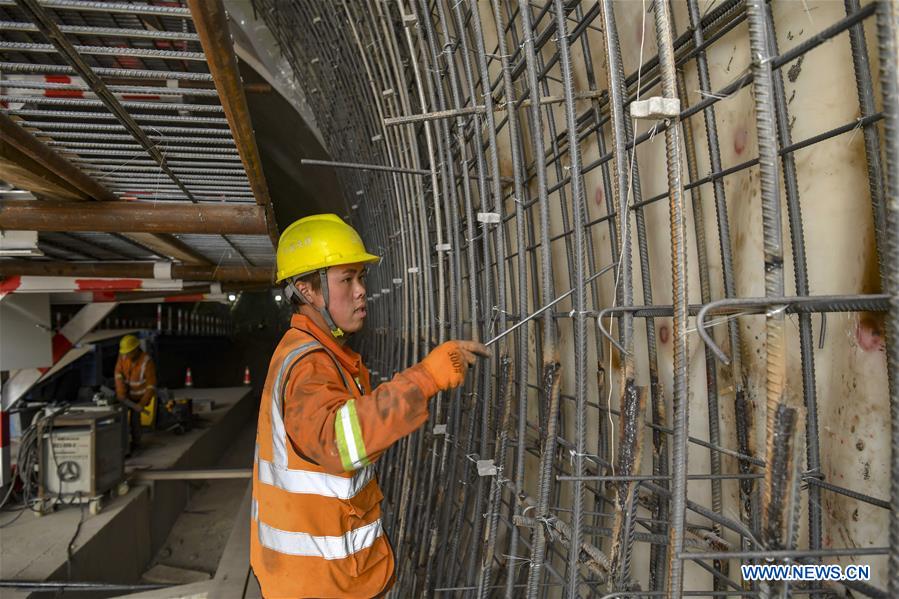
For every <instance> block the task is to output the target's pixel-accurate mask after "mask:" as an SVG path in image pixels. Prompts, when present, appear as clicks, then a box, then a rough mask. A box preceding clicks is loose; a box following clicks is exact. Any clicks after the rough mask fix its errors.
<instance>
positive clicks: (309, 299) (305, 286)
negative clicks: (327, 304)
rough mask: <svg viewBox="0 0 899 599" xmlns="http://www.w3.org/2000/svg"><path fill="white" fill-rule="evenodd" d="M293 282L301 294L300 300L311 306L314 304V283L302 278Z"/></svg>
mask: <svg viewBox="0 0 899 599" xmlns="http://www.w3.org/2000/svg"><path fill="white" fill-rule="evenodd" d="M293 284H294V287H295V288H296V290H297V293H298V294H299V296H300V300H302V302H303V303H304V304H309V305H310V306H312V305H314V303H313V298H314V294H313V292H312V285H310V284H309V282H307V281H303V280H302V279H297V280H296V281H294V283H293Z"/></svg>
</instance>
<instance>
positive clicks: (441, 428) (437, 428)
mask: <svg viewBox="0 0 899 599" xmlns="http://www.w3.org/2000/svg"><path fill="white" fill-rule="evenodd" d="M431 434H434V435H445V434H446V425H445V424H435V425H434V428H433V430H432V431H431Z"/></svg>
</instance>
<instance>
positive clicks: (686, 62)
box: [254, 0, 899, 597]
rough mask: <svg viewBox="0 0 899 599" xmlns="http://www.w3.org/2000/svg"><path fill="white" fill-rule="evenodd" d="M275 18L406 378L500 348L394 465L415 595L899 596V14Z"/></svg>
mask: <svg viewBox="0 0 899 599" xmlns="http://www.w3.org/2000/svg"><path fill="white" fill-rule="evenodd" d="M254 8H255V10H256V11H257V12H258V14H259V15H261V17H262V18H263V19H264V20H265V22H266V23H267V25H268V27H269V28H270V29H271V30H272V32H273V33H274V35H275V37H276V39H278V41H279V43H280V46H281V50H282V52H283V53H284V55H285V56H286V57H287V58H288V60H289V61H290V62H291V64H292V65H293V68H294V70H295V75H296V77H297V79H298V80H299V81H300V82H301V84H302V85H303V87H304V90H305V92H306V95H307V97H308V99H309V101H310V105H311V106H312V108H313V111H314V113H315V118H316V120H317V122H318V123H319V124H320V125H321V132H322V135H323V138H324V139H325V141H326V143H327V145H328V148H327V149H328V151H329V153H330V155H331V157H332V159H333V160H334V161H337V162H336V163H330V164H331V165H332V166H337V167H338V168H340V167H341V166H345V167H346V168H345V169H341V170H340V175H341V181H342V185H343V189H344V192H345V194H346V201H347V205H348V206H351V207H352V208H351V214H349V215H347V218H348V219H350V220H351V221H352V222H353V223H354V224H355V225H356V226H357V227H359V229H360V230H361V231H362V232H363V236H364V237H365V239H366V242H367V244H368V245H369V246H370V249H371V250H373V251H375V252H376V253H379V254H380V255H382V256H383V261H382V262H381V264H380V265H379V266H378V267H376V268H374V269H373V272H372V275H371V278H370V290H369V293H370V297H369V300H370V305H371V308H370V312H369V313H370V320H371V321H372V322H371V325H372V326H371V327H370V329H369V331H368V333H367V335H366V336H365V338H364V341H363V344H364V348H363V355H365V356H366V362H367V364H368V365H369V366H370V368H372V370H373V374H374V377H373V378H374V380H375V381H378V380H380V381H384V380H388V379H389V378H390V377H391V376H392V375H393V374H394V373H395V372H397V371H399V370H401V369H402V368H404V367H406V366H408V365H410V364H411V363H413V362H414V361H416V360H418V359H420V358H422V357H423V356H424V355H425V354H426V353H427V352H428V351H429V350H430V349H431V348H432V347H433V346H434V345H435V344H437V343H440V342H441V341H443V340H446V339H449V338H457V337H466V338H475V339H479V340H481V341H485V342H486V341H489V342H490V343H491V345H492V349H493V352H494V355H493V358H492V359H491V360H488V361H482V362H481V363H480V364H479V365H478V366H477V367H476V368H475V369H474V372H472V373H471V376H470V377H469V382H468V384H467V385H466V386H465V387H464V388H462V389H457V390H455V391H453V392H449V393H443V394H441V395H439V396H438V397H436V398H435V399H433V400H432V405H431V418H430V421H429V423H428V424H427V425H426V427H425V429H424V430H421V431H419V432H417V433H416V434H414V435H412V436H410V437H408V438H406V439H404V440H403V441H402V442H401V443H399V444H398V445H397V446H396V447H395V448H394V449H392V450H391V452H390V453H389V454H388V456H387V457H385V458H383V459H382V460H381V464H380V477H381V483H382V487H383V488H384V491H385V495H386V506H385V514H386V515H385V518H386V519H387V525H388V526H387V530H389V533H390V535H391V538H392V541H393V544H394V547H395V550H396V554H397V574H398V583H397V587H396V590H395V595H396V596H402V597H409V596H431V595H435V594H446V593H449V594H452V595H459V596H479V597H488V596H505V597H519V596H527V597H538V596H541V597H543V596H561V595H564V596H567V597H580V596H602V595H605V594H606V593H613V594H612V595H611V596H668V595H674V596H676V595H680V594H688V595H691V594H692V595H697V594H698V595H703V596H727V595H735V596H736V595H748V596H756V595H768V594H792V595H813V596H825V595H827V594H829V593H842V592H843V591H844V590H845V589H851V591H852V592H853V593H856V594H858V593H860V594H862V595H869V596H874V597H886V596H895V595H896V594H897V593H899V584H897V581H899V568H897V567H896V563H895V562H896V560H897V545H896V539H897V535H899V527H897V526H899V525H897V522H896V519H897V516H896V511H895V510H893V511H892V512H891V511H890V503H889V498H888V496H889V494H890V483H889V482H888V481H890V480H892V481H893V482H892V484H893V485H896V482H895V481H896V479H897V477H896V476H895V474H896V459H895V458H891V452H890V447H889V445H888V442H887V441H886V439H888V438H890V435H891V433H890V427H891V422H892V420H891V418H890V414H889V411H890V409H891V405H892V406H894V408H893V409H895V405H896V402H895V401H894V402H892V403H891V401H890V398H891V395H890V391H889V386H888V377H887V372H888V371H889V372H894V371H895V367H896V364H897V357H896V354H895V351H896V350H895V346H894V345H892V344H891V345H890V346H889V349H888V351H889V352H890V353H889V360H888V359H887V355H886V353H885V341H884V337H885V335H886V336H887V337H891V336H892V335H894V334H899V333H895V331H896V330H897V329H896V328H895V327H896V322H897V320H896V314H897V313H896V312H895V310H896V309H897V304H896V303H895V302H896V299H895V298H896V295H895V293H896V285H897V278H896V276H895V269H896V253H895V252H896V248H895V245H894V241H893V240H894V239H895V233H896V230H895V224H896V223H895V216H894V212H895V209H896V208H897V206H896V204H895V202H896V200H897V196H896V179H897V174H896V169H897V154H896V148H895V144H896V143H897V137H896V130H895V126H896V124H895V119H896V110H897V108H896V106H897V97H896V93H897V90H896V19H897V15H896V12H897V9H896V5H895V4H893V3H890V2H882V3H870V4H865V5H864V6H860V4H859V2H858V1H857V0H846V2H845V4H838V3H834V2H801V3H800V2H781V3H771V4H769V3H767V2H762V1H761V0H751V1H749V2H745V3H744V2H739V1H737V0H721V1H711V2H709V1H703V2H700V1H698V0H687V1H686V2H672V3H671V4H670V5H669V4H666V3H664V2H658V1H657V2H652V1H648V0H647V1H642V2H641V1H637V0H633V1H630V2H620V3H612V2H610V1H609V0H600V1H599V2H580V1H577V0H575V1H568V2H563V1H562V0H553V1H550V2H527V1H525V0H520V1H519V2H517V3H516V2H513V1H511V0H509V1H503V0H490V1H489V2H488V1H487V0H482V1H481V2H471V1H466V0H461V1H455V0H453V1H442V0H436V1H431V0H395V1H384V2H335V3H321V2H309V1H306V2H292V3H282V2H276V1H275V0H254ZM875 13H877V19H876V21H877V23H876V24H875V18H874V15H875ZM875 27H876V28H877V29H878V31H879V35H880V42H879V44H878V43H874V38H873V36H874V33H875ZM874 64H879V65H880V70H879V72H872V65H874ZM367 167H370V168H367ZM665 201H667V210H666V207H665V206H663V202H665ZM610 331H611V332H610ZM884 331H887V333H886V334H885V333H884ZM506 333H508V335H507V334H506ZM888 363H889V368H888ZM892 439H893V443H894V444H895V443H896V436H895V434H893V436H892ZM894 455H895V454H894ZM888 529H889V530H890V531H891V537H890V538H888V534H887V531H888ZM888 554H889V556H890V558H891V560H892V561H893V567H887V555H888ZM765 558H768V560H785V561H786V562H787V563H812V562H825V563H837V564H843V565H846V564H851V563H856V564H859V563H861V564H870V565H871V570H872V577H871V580H869V581H858V582H851V581H846V582H843V583H790V584H787V583H770V584H769V583H753V582H748V581H745V580H743V579H742V577H741V573H740V568H739V565H740V564H741V563H768V560H766V559H765ZM887 589H889V592H888V590H887Z"/></svg>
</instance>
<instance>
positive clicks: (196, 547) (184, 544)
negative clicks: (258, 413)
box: [144, 422, 256, 582]
mask: <svg viewBox="0 0 899 599" xmlns="http://www.w3.org/2000/svg"><path fill="white" fill-rule="evenodd" d="M255 439H256V423H255V422H251V423H247V425H246V426H245V427H244V429H243V430H242V431H241V432H240V433H239V434H238V436H237V437H235V439H234V442H233V443H232V444H231V445H230V446H229V448H228V450H227V453H225V454H224V455H223V456H222V458H221V459H220V460H219V461H218V463H216V464H215V465H213V466H212V468H252V466H253V443H254V442H255ZM185 484H187V485H188V487H189V492H190V499H189V500H188V503H187V507H186V508H185V509H184V511H182V512H181V515H180V516H178V519H177V520H175V524H174V525H173V526H172V531H171V533H170V534H169V536H168V538H167V539H166V540H165V542H164V543H163V546H162V548H161V549H160V550H159V552H157V553H156V555H155V556H154V557H153V561H152V562H151V563H150V565H149V567H148V568H147V569H148V570H149V569H151V568H152V567H154V566H156V565H160V564H161V565H164V566H171V567H174V568H183V569H187V570H196V571H199V572H204V573H207V574H209V576H210V577H212V576H213V575H215V571H216V568H217V567H218V563H219V560H220V559H221V557H222V552H223V551H224V549H225V543H226V542H227V541H228V535H229V534H230V533H231V529H232V528H233V524H234V517H235V516H236V514H237V510H238V508H239V507H240V502H241V500H242V499H243V496H244V494H245V493H246V490H247V487H248V485H249V481H248V480H241V479H236V480H210V481H196V482H190V483H185ZM144 581H145V582H153V580H151V579H150V577H148V576H146V575H145V576H144Z"/></svg>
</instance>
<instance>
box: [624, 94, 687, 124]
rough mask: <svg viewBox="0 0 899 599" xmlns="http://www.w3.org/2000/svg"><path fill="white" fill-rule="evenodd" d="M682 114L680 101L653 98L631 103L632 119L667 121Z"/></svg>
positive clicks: (676, 99)
mask: <svg viewBox="0 0 899 599" xmlns="http://www.w3.org/2000/svg"><path fill="white" fill-rule="evenodd" d="M679 114H680V99H678V98H663V97H661V96H653V97H652V98H647V99H645V100H635V101H634V102H631V118H634V119H667V118H674V117H676V116H677V115H679Z"/></svg>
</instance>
